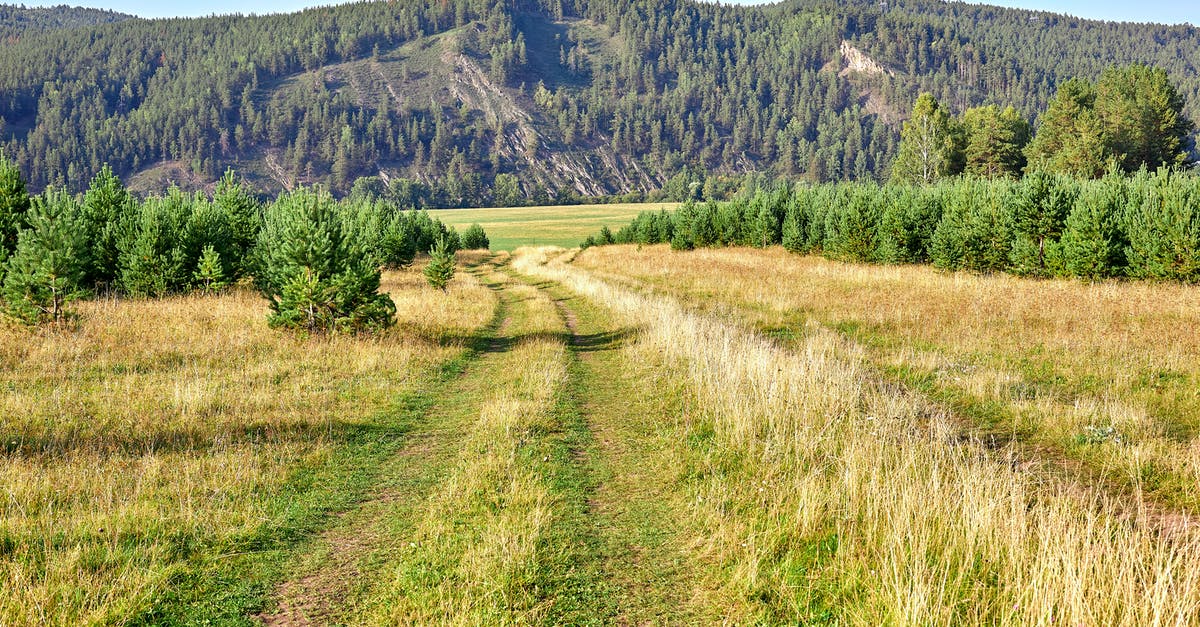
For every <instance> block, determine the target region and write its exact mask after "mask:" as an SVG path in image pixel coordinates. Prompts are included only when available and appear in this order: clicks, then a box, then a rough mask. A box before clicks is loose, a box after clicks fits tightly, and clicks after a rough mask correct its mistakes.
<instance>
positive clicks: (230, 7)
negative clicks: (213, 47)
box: [4, 0, 1200, 25]
mask: <svg viewBox="0 0 1200 627" xmlns="http://www.w3.org/2000/svg"><path fill="white" fill-rule="evenodd" d="M4 1H6V2H12V1H13V0H4ZM724 1H725V2H728V1H729V0H724ZM735 1H738V0H735ZM16 2H17V3H19V4H25V5H26V6H52V5H57V4H64V3H66V4H72V5H75V4H80V5H83V6H90V7H96V8H101V9H112V10H114V11H120V12H122V13H132V14H133V15H140V16H142V17H180V16H200V15H211V14H213V13H258V14H263V13H286V12H291V11H299V10H300V9H303V8H305V7H309V6H316V5H321V4H336V2H335V1H329V2H321V1H319V0H318V1H316V2H314V1H313V0H307V1H306V0H242V1H240V2H238V1H234V0H211V1H209V2H194V3H178V2H155V1H153V0H92V1H87V0H85V1H82V2H80V1H78V0H76V1H74V2H73V1H72V0H54V1H52V2H29V1H28V0H26V1H25V2H21V1H20V0H16ZM741 3H745V4H750V3H752V2H746V0H741ZM985 4H995V5H1001V6H1009V7H1020V8H1023V9H1037V10H1041V11H1051V12H1054V13H1068V14H1070V15H1075V16H1078V17H1085V18H1091V19H1101V20H1115V21H1124V22H1159V23H1163V24H1179V23H1185V22H1186V23H1190V24H1197V25H1200V2H1197V1H1196V0H1140V1H1137V2H1130V0H987V1H986V2H985Z"/></svg>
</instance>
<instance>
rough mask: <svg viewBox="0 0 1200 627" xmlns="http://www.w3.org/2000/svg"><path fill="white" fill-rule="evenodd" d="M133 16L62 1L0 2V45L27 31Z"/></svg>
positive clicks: (18, 37)
mask: <svg viewBox="0 0 1200 627" xmlns="http://www.w3.org/2000/svg"><path fill="white" fill-rule="evenodd" d="M133 17H134V16H132V15H125V14H124V13H116V12H114V11H105V10H101V9H88V8H85V7H72V6H67V5H65V4H63V5H59V6H55V7H25V6H22V5H9V4H0V45H5V44H12V43H15V42H16V41H17V40H19V39H20V37H21V36H22V35H23V34H25V33H28V32H38V31H47V30H62V29H70V28H81V27H85V26H96V25H98V24H111V23H114V22H122V21H125V20H129V19H133Z"/></svg>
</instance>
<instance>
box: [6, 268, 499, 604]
mask: <svg viewBox="0 0 1200 627" xmlns="http://www.w3.org/2000/svg"><path fill="white" fill-rule="evenodd" d="M384 289H385V290H387V291H388V292H390V293H391V295H392V297H393V299H394V300H395V301H396V304H397V309H398V314H397V315H398V319H399V320H400V322H401V324H400V325H399V326H398V327H397V328H396V329H393V330H391V331H389V332H387V333H385V334H383V335H381V336H379V337H375V338H367V337H346V336H339V337H330V338H316V339H308V340H306V339H300V338H297V337H295V336H292V335H290V334H287V333H283V332H278V331H273V330H270V329H268V328H267V325H266V304H265V301H263V300H262V299H261V298H260V297H258V296H257V295H256V294H253V293H251V292H248V291H239V290H235V291H232V292H230V293H227V294H224V295H219V296H211V297H201V296H186V297H177V298H168V299H164V300H148V301H97V302H88V303H82V304H81V305H80V307H79V310H80V313H81V314H82V316H83V318H82V322H81V323H80V325H79V327H78V329H76V330H73V331H63V332H46V333H31V332H29V331H26V330H24V329H18V328H11V327H5V328H2V329H0V385H2V386H3V387H2V388H0V434H2V437H3V440H4V441H3V443H0V451H2V455H0V489H2V490H3V495H2V498H0V547H2V548H3V550H0V580H3V581H4V582H5V584H4V585H3V586H0V624H4V625H22V624H58V625H77V624H89V623H107V622H120V621H121V620H123V619H125V618H128V617H129V616H130V615H131V614H132V613H134V612H136V611H139V610H142V609H145V604H146V603H147V600H148V599H149V598H150V597H151V596H152V595H154V594H155V593H156V592H160V591H161V590H162V588H163V586H164V584H165V582H166V580H167V578H168V577H169V576H170V575H172V574H173V573H177V572H179V570H180V569H182V568H185V565H184V564H185V560H186V556H187V554H188V553H189V552H190V551H194V550H200V551H203V550H206V547H207V549H208V550H211V549H212V547H220V546H222V545H223V544H224V540H225V539H228V538H234V537H238V536H241V535H245V534H247V533H250V532H251V531H253V530H254V529H256V528H258V527H260V526H261V525H263V524H264V523H266V522H268V520H267V518H268V517H269V516H270V515H271V513H270V512H268V511H267V510H266V509H265V505H264V504H265V502H266V501H267V500H268V499H269V498H270V497H271V496H272V495H273V494H274V493H275V491H276V490H277V489H278V488H279V487H280V486H281V484H282V483H283V482H284V481H285V480H286V479H287V478H288V477H289V476H290V475H291V474H292V473H293V472H294V471H295V470H296V469H297V468H299V467H301V466H304V465H308V464H316V463H319V462H320V461H321V460H323V459H325V458H326V457H327V456H328V455H329V454H330V452H331V451H332V450H333V448H334V447H336V446H337V442H336V440H335V438H334V437H333V434H334V433H336V432H337V430H338V429H339V428H341V427H343V426H346V425H357V424H365V423H366V422H368V421H369V420H370V419H371V417H372V415H374V414H375V413H376V412H378V411H380V410H382V409H385V408H386V407H387V406H388V404H389V402H390V401H392V400H393V399H394V398H395V397H396V395H397V394H399V393H401V392H403V391H405V390H407V389H409V388H410V387H411V386H412V385H413V384H414V383H415V382H417V381H418V380H419V379H420V377H421V376H422V375H423V374H424V373H426V372H427V371H429V370H430V369H431V368H432V367H434V366H435V365H436V364H438V363H440V362H443V361H445V360H447V359H449V358H451V357H453V356H454V355H457V354H459V353H460V352H461V350H462V340H461V339H459V340H455V338H467V337H469V336H471V334H473V333H475V332H477V330H478V329H480V328H481V327H483V326H484V325H485V324H486V323H487V321H488V320H489V319H490V317H491V315H492V311H493V303H494V297H493V296H492V294H491V292H490V291H489V290H488V289H486V288H485V287H483V286H480V285H478V284H477V283H476V282H474V281H473V280H471V279H470V278H464V279H456V280H455V282H454V283H453V284H452V287H451V289H450V291H449V294H448V295H443V294H442V293H441V292H438V291H435V290H433V289H431V288H429V287H427V286H426V285H425V284H424V280H423V278H422V277H421V276H420V273H419V271H417V270H410V271H406V272H402V273H391V274H389V275H387V276H386V277H385V283H384ZM426 376H427V375H426Z"/></svg>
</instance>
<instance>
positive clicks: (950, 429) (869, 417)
mask: <svg viewBox="0 0 1200 627" xmlns="http://www.w3.org/2000/svg"><path fill="white" fill-rule="evenodd" d="M549 256H550V253H547V252H546V251H541V252H533V253H527V254H526V255H525V256H524V257H523V258H522V259H519V260H518V262H517V265H519V267H521V268H523V270H524V271H526V272H531V273H538V274H539V275H540V276H543V277H546V278H550V279H553V280H556V281H561V282H563V283H564V284H565V285H567V286H569V287H570V288H571V289H573V290H575V291H577V292H578V293H580V294H582V295H584V296H586V297H588V298H591V299H593V300H595V301H597V302H600V303H604V304H606V305H607V306H609V307H611V308H613V309H614V310H615V311H616V312H618V313H619V314H620V315H622V316H624V317H625V318H626V319H627V320H628V322H629V324H631V325H634V326H638V327H641V328H644V329H645V332H644V333H643V334H642V335H641V337H640V338H639V342H638V344H637V345H636V346H635V347H634V348H633V349H632V350H634V351H636V352H635V353H634V359H635V361H636V360H640V361H641V362H642V363H644V364H647V368H648V372H657V373H658V374H657V376H658V377H660V383H659V385H657V386H656V387H657V388H658V389H660V390H662V393H663V394H672V393H675V392H673V390H679V392H678V394H679V397H680V398H679V401H680V404H681V407H682V408H683V409H682V411H681V413H680V414H679V415H678V416H677V417H676V427H675V428H676V430H677V433H678V436H677V440H678V441H679V442H680V447H681V448H683V449H684V450H686V452H687V454H688V455H689V456H690V460H691V462H690V464H689V465H688V467H686V468H683V469H681V472H680V480H681V481H682V482H683V484H684V485H685V486H687V487H689V489H692V490H693V491H694V495H693V499H694V509H693V516H694V518H695V519H696V523H695V524H694V526H693V528H692V530H691V532H692V533H693V534H694V535H695V539H694V543H693V544H694V546H695V547H696V558H697V559H700V560H703V561H711V562H713V563H715V564H717V565H718V567H719V570H718V571H717V572H716V573H714V575H713V578H712V585H713V586H715V587H717V588H718V595H719V596H718V597H717V598H718V599H719V603H720V604H721V605H722V606H723V607H724V608H725V612H726V615H725V619H726V620H727V621H728V622H732V623H751V622H767V623H783V622H788V623H795V622H807V621H818V622H838V623H849V624H872V625H875V624H911V625H918V624H919V625H957V624H1003V625H1030V624H1040V625H1047V624H1052V623H1053V624H1059V623H1062V624H1072V625H1075V624H1081V625H1163V624H1187V623H1191V622H1193V621H1194V620H1195V617H1196V616H1197V611H1198V610H1200V541H1198V539H1197V537H1196V535H1195V534H1189V533H1180V534H1176V535H1172V536H1169V537H1168V536H1164V535H1161V534H1159V533H1158V532H1157V531H1156V530H1155V529H1154V528H1153V525H1152V524H1150V523H1151V521H1149V520H1147V519H1146V518H1145V517H1144V516H1141V515H1138V514H1137V512H1134V513H1133V514H1132V515H1130V514H1129V508H1128V507H1126V506H1125V504H1121V503H1115V502H1113V501H1110V500H1108V499H1107V498H1106V497H1105V495H1104V493H1103V491H1095V490H1091V489H1089V488H1088V487H1087V486H1078V485H1073V484H1071V483H1069V482H1063V481H1060V480H1058V479H1056V478H1055V476H1054V475H1048V474H1042V473H1038V472H1036V469H1032V470H1028V471H1027V470H1025V469H1022V468H1018V467H1016V466H1015V465H1014V464H1012V463H1011V461H1010V460H1009V459H1008V458H1007V457H1006V455H1005V453H1004V451H1000V452H997V453H993V452H989V451H988V450H987V449H986V448H985V447H983V446H980V445H977V444H976V443H973V442H970V441H963V439H962V438H961V437H959V433H958V432H957V430H956V428H955V425H954V424H953V423H952V422H951V421H949V420H947V417H946V416H945V415H944V414H942V413H941V412H939V411H938V410H937V409H936V408H935V407H932V406H930V405H928V404H927V403H925V402H924V401H922V400H921V398H920V397H919V396H914V395H911V394H906V393H902V392H900V391H899V390H897V389H895V388H894V387H893V386H889V385H884V384H880V383H878V382H877V381H876V379H874V378H873V377H871V376H869V375H868V367H867V362H866V353H865V352H864V351H863V349H862V348H861V347H860V346H857V345H855V344H854V343H852V342H849V341H848V340H846V339H845V338H843V337H841V336H839V335H838V334H837V333H834V332H832V331H830V330H829V329H827V328H824V327H822V326H821V325H820V324H818V323H817V322H815V321H812V322H809V323H807V324H805V326H804V328H803V329H801V335H802V337H801V338H800V339H799V340H797V342H796V343H795V344H794V347H793V348H791V349H785V348H783V347H781V346H780V345H779V344H778V343H776V342H773V341H770V340H768V339H765V338H763V337H761V336H759V335H757V334H756V333H753V332H751V331H748V330H746V328H745V326H744V325H743V324H742V323H741V322H740V321H737V320H734V321H732V322H731V321H729V320H727V319H726V316H724V315H713V314H698V313H694V312H691V311H689V310H688V308H686V307H684V306H682V305H680V304H678V303H676V302H675V301H674V300H673V299H670V298H666V297H663V296H656V295H647V294H645V293H643V292H642V291H641V290H638V289H630V288H628V287H623V286H621V285H618V284H617V283H616V282H614V281H611V280H604V279H600V278H597V276H596V275H593V274H591V273H589V272H587V271H585V270H582V269H580V268H578V267H570V266H564V265H562V264H554V263H551V264H548V265H541V264H542V263H544V262H545V260H546V259H547V258H548V257H549ZM645 257H647V258H651V259H656V260H658V259H664V258H666V257H667V253H665V252H662V251H649V252H646V253H645ZM687 257H688V256H682V257H679V258H673V259H678V263H682V264H693V265H689V266H688V268H689V270H690V271H691V274H689V273H687V272H684V271H675V270H674V269H661V267H660V272H661V274H660V275H658V276H659V278H662V280H663V282H662V283H660V285H667V284H679V285H683V286H689V287H695V286H697V285H704V286H708V287H709V289H710V290H712V292H709V293H710V294H711V293H714V292H716V291H717V289H718V288H720V289H724V290H727V291H734V292H735V293H737V294H738V295H739V296H740V295H742V294H744V293H753V294H755V295H756V296H757V297H758V298H763V299H772V298H775V291H774V290H776V289H779V290H783V289H785V288H787V286H788V283H787V282H786V281H784V280H783V279H778V282H776V280H775V279H772V280H770V281H759V280H758V279H756V278H754V277H756V276H761V275H771V270H766V271H754V272H751V271H750V270H749V268H745V267H744V269H743V272H744V273H745V277H744V278H745V279H746V283H747V286H746V287H745V288H742V287H738V286H737V284H738V281H739V278H738V277H737V276H734V275H733V274H732V273H728V272H725V271H724V270H723V269H722V268H721V267H719V266H718V267H714V265H713V264H712V263H702V262H701V260H702V259H705V257H704V256H703V255H696V256H695V257H696V258H695V259H688V258H687ZM577 263H580V264H586V265H587V266H588V267H591V268H597V269H598V270H600V271H605V272H608V273H611V274H618V273H619V274H620V275H621V276H625V277H629V276H637V273H638V272H645V273H646V274H651V272H647V271H646V267H647V266H646V261H645V259H644V258H643V257H642V256H640V255H639V254H638V253H636V252H635V251H634V250H633V249H631V248H625V249H605V250H601V251H597V252H595V253H593V252H592V251H590V250H589V251H587V252H586V253H585V254H584V255H583V256H582V257H580V259H579V260H577ZM661 263H663V264H666V263H668V262H667V261H662V262H661ZM731 263H732V262H731ZM780 265H782V264H780ZM772 269H779V270H780V271H782V270H783V269H782V268H772ZM703 273H708V274H709V275H713V274H715V275H716V276H717V278H716V279H714V280H713V281H714V282H706V281H707V280H708V279H707V278H705V277H699V276H697V275H700V274H703ZM793 278H794V277H793ZM807 280H808V281H810V282H814V283H815V282H817V281H816V279H815V278H814V277H808V278H807ZM715 281H721V283H719V284H718V283H716V282H715ZM630 283H631V284H636V283H637V282H636V281H632V282H630ZM798 289H801V290H803V289H819V287H818V288H808V287H801V288H798ZM836 292H837V288H831V289H828V290H827V291H825V292H823V293H825V294H826V297H825V298H824V300H825V301H836V300H837V299H838V298H839V296H836ZM784 293H786V292H784ZM820 300H821V299H818V301H820ZM847 302H848V301H847ZM814 306H827V304H826V303H821V304H818V305H814ZM1135 509H1136V508H1135ZM696 598H698V599H703V598H706V596H705V595H703V594H697V595H696Z"/></svg>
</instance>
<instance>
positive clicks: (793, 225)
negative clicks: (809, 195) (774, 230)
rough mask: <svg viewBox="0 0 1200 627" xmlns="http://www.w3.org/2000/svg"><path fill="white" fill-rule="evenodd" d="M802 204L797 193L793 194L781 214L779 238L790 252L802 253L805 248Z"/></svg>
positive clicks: (804, 216)
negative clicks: (781, 223) (781, 225)
mask: <svg viewBox="0 0 1200 627" xmlns="http://www.w3.org/2000/svg"><path fill="white" fill-rule="evenodd" d="M806 217H807V216H806V215H805V213H804V205H803V204H802V201H801V200H800V195H799V194H794V195H793V196H792V197H791V198H790V199H789V200H788V205H787V209H786V210H785V211H784V214H783V227H782V228H781V229H780V234H779V238H780V241H781V243H782V244H783V248H784V249H785V250H787V251H788V252H790V253H802V252H805V251H806V250H807V247H806V246H805V239H804V220H805V218H806Z"/></svg>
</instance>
